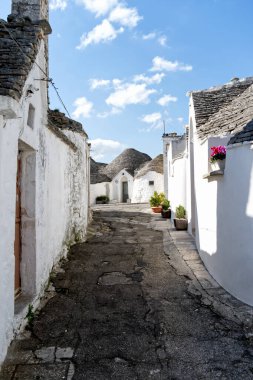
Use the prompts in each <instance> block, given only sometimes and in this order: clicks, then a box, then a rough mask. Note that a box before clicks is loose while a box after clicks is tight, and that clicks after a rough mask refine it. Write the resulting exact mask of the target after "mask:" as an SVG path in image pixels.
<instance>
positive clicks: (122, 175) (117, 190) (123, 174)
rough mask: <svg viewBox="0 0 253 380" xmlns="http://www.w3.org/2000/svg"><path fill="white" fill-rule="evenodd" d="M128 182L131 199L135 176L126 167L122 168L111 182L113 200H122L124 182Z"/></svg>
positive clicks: (130, 197) (129, 197)
mask: <svg viewBox="0 0 253 380" xmlns="http://www.w3.org/2000/svg"><path fill="white" fill-rule="evenodd" d="M124 181H127V182H128V199H129V200H130V201H131V199H132V193H133V177H132V176H131V174H129V173H128V172H127V171H126V170H125V169H122V170H121V171H120V172H119V173H118V174H117V175H116V176H115V177H114V178H113V179H112V182H111V197H110V199H111V200H112V201H116V202H122V201H123V193H122V186H123V185H122V182H124Z"/></svg>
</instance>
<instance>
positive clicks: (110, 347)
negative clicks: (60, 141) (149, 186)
mask: <svg viewBox="0 0 253 380" xmlns="http://www.w3.org/2000/svg"><path fill="white" fill-rule="evenodd" d="M142 209H143V207H141V206H132V205H131V206H124V207H121V206H114V207H104V208H102V207H101V208H100V209H98V211H96V212H95V214H94V222H93V225H92V226H91V228H90V232H92V234H90V237H89V239H88V242H86V243H83V244H79V245H76V246H74V247H73V248H72V249H71V252H70V255H69V260H68V261H67V262H65V263H63V264H62V268H60V269H59V268H58V270H57V271H56V273H55V275H54V276H52V281H53V286H54V288H55V291H54V290H53V288H52V286H51V287H50V289H49V294H51V298H50V299H49V301H48V302H47V304H46V305H45V306H44V307H43V308H42V310H41V311H40V313H39V314H38V315H36V316H35V319H34V321H33V326H32V332H31V333H29V332H26V333H24V334H23V335H22V336H20V337H19V339H17V340H15V341H14V342H13V344H12V345H11V347H10V350H9V354H8V357H7V360H6V362H5V365H4V367H3V371H2V373H1V375H0V379H1V380H9V379H20V380H21V379H22V380H32V379H45V380H51V379H68V380H70V379H76V380H79V379H86V380H107V379H108V380H109V379H113V380H118V379H121V380H135V379H136V380H148V379H154V380H158V379H159V380H165V379H171V380H172V379H174V380H176V379H178V380H184V379H185V380H188V379H189V380H195V379H203V380H204V379H205V380H208V379H210V380H213V379H235V380H243V379H253V345H252V342H251V333H250V331H248V332H247V321H246V322H245V321H244V322H245V323H244V326H242V324H241V322H243V321H240V318H239V319H238V315H241V317H242V315H244V316H245V314H243V312H245V310H243V309H241V310H239V309H240V307H243V305H241V304H237V303H236V304H235V309H236V310H239V314H238V313H237V312H231V313H228V315H227V318H224V317H223V316H222V315H223V314H224V315H225V316H226V312H227V311H226V310H225V312H224V311H222V310H216V311H214V310H215V307H216V306H217V305H216V303H217V304H219V302H220V301H219V299H218V293H220V294H221V295H222V297H223V298H224V297H225V295H226V293H225V292H224V291H223V290H222V289H220V288H219V287H218V286H217V284H216V283H215V282H213V280H212V279H211V278H208V277H207V278H205V275H204V272H203V268H202V267H201V262H198V261H197V260H199V259H198V257H197V256H196V251H195V250H194V245H193V243H192V241H190V240H187V239H189V237H187V235H181V238H179V237H180V233H179V234H178V235H175V232H173V231H171V234H170V233H169V232H168V222H167V221H161V220H160V219H159V218H157V217H155V216H151V215H149V214H147V213H145V212H143V210H142ZM173 239H174V240H173ZM180 244H181V248H180ZM191 259H192V262H193V263H194V265H195V268H194V265H192V264H190V263H189V262H190V261H191ZM197 263H199V266H198V265H197ZM191 266H192V268H191ZM196 267H197V269H196ZM194 270H195V272H197V271H198V270H199V271H200V272H201V273H202V274H200V273H199V275H198V276H197V277H196V276H195V274H194ZM203 276H204V277H203ZM203 278H204V279H203ZM208 284H209V285H210V284H211V286H209V285H208ZM208 290H209V293H208ZM50 292H51V293H50ZM215 297H216V299H215ZM225 299H226V297H225ZM231 300H233V299H232V298H231ZM231 300H230V301H231ZM230 301H229V305H230V306H229V307H230V310H232V309H231V308H232V304H231V302H232V301H231V302H230ZM215 302H216V303H215ZM224 305H225V304H224ZM218 309H219V307H218ZM246 312H248V310H246ZM249 325H250V324H249ZM247 334H248V335H247Z"/></svg>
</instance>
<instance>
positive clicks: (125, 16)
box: [109, 4, 142, 28]
mask: <svg viewBox="0 0 253 380" xmlns="http://www.w3.org/2000/svg"><path fill="white" fill-rule="evenodd" d="M140 20H142V17H141V16H140V15H139V14H138V10H137V9H136V8H128V7H125V6H124V5H122V4H119V5H118V6H117V7H116V8H114V9H113V10H112V11H111V13H110V15H109V21H111V22H115V23H119V24H120V25H123V26H127V27H129V28H134V27H136V26H137V25H138V22H139V21H140Z"/></svg>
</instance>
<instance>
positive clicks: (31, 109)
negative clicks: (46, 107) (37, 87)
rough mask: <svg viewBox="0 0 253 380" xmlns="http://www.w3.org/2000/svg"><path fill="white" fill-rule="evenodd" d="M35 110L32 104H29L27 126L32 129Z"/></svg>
mask: <svg viewBox="0 0 253 380" xmlns="http://www.w3.org/2000/svg"><path fill="white" fill-rule="evenodd" d="M34 116H35V108H34V106H33V105H32V104H29V110H28V118H27V125H28V126H29V127H31V128H33V127H34Z"/></svg>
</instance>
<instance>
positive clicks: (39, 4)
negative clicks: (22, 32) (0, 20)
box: [11, 0, 48, 21]
mask: <svg viewBox="0 0 253 380" xmlns="http://www.w3.org/2000/svg"><path fill="white" fill-rule="evenodd" d="M11 13H12V14H13V15H19V16H21V17H30V19H31V20H32V21H39V20H46V21H48V0H12V8H11Z"/></svg>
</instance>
